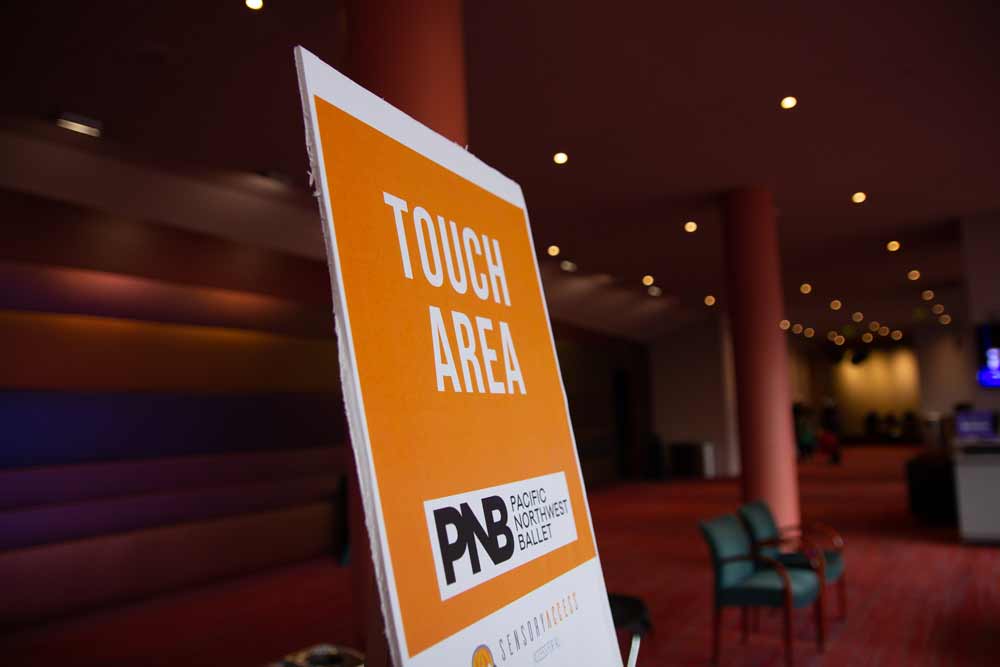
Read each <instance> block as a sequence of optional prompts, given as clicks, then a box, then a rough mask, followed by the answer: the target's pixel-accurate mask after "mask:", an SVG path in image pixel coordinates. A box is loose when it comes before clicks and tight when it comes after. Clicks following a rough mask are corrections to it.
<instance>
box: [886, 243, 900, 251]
mask: <svg viewBox="0 0 1000 667" xmlns="http://www.w3.org/2000/svg"><path fill="white" fill-rule="evenodd" d="M899 248H900V245H899V241H889V242H888V243H886V244H885V249H886V250H888V251H889V252H896V251H897V250H899Z"/></svg>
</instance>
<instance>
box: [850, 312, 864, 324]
mask: <svg viewBox="0 0 1000 667" xmlns="http://www.w3.org/2000/svg"><path fill="white" fill-rule="evenodd" d="M851 319H852V320H854V321H855V322H860V321H861V320H863V319H865V314H864V313H862V312H861V311H860V310H858V311H855V312H854V313H852V314H851Z"/></svg>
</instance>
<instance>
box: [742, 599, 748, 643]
mask: <svg viewBox="0 0 1000 667" xmlns="http://www.w3.org/2000/svg"><path fill="white" fill-rule="evenodd" d="M740 623H741V624H742V626H743V643H744V644H746V643H747V642H748V641H750V607H740Z"/></svg>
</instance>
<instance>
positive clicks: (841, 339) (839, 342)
mask: <svg viewBox="0 0 1000 667" xmlns="http://www.w3.org/2000/svg"><path fill="white" fill-rule="evenodd" d="M845 340H847V339H846V338H844V337H843V336H841V335H838V336H837V337H836V338H834V339H833V342H834V344H835V345H838V346H839V345H843V344H844V341H845Z"/></svg>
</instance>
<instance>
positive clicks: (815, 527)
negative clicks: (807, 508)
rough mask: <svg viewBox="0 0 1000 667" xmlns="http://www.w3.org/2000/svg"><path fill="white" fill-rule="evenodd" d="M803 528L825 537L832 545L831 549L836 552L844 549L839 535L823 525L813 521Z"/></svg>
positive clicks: (842, 539) (842, 540)
mask: <svg viewBox="0 0 1000 667" xmlns="http://www.w3.org/2000/svg"><path fill="white" fill-rule="evenodd" d="M805 528H806V531H808V532H813V533H821V534H823V535H825V536H826V537H827V538H829V540H830V541H831V542H832V543H833V547H834V549H836V550H837V551H842V550H843V549H844V538H843V537H842V536H841V534H840V533H838V532H837V531H836V530H834V529H833V528H831V527H830V526H828V525H826V524H825V523H819V522H816V521H813V522H810V523H809V524H808V525H806V527H805Z"/></svg>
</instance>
